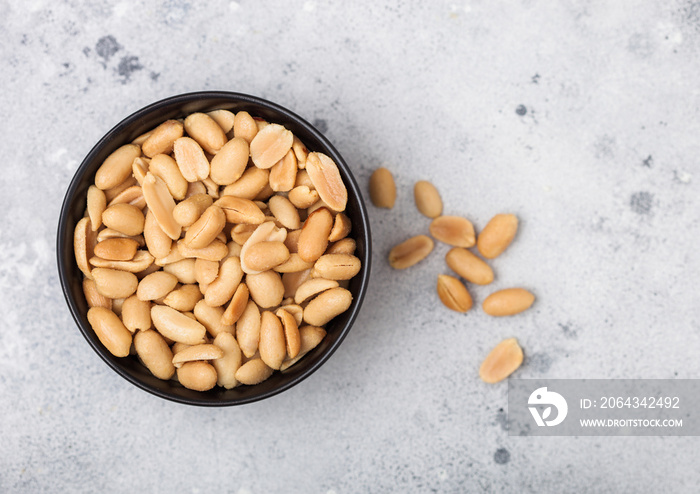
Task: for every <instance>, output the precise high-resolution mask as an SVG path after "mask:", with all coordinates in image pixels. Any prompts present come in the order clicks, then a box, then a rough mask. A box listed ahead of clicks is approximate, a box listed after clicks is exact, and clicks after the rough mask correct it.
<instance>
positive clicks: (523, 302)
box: [481, 288, 535, 316]
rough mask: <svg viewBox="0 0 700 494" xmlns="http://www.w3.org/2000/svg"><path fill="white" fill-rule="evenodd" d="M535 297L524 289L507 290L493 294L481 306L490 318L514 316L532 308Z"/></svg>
mask: <svg viewBox="0 0 700 494" xmlns="http://www.w3.org/2000/svg"><path fill="white" fill-rule="evenodd" d="M534 301H535V296H534V295H533V294H532V293H530V292H529V291H527V290H525V289H524V288H506V289H505V290H499V291H497V292H494V293H492V294H491V295H489V296H488V297H486V299H485V300H484V302H483V304H482V305H481V306H482V308H483V309H484V312H486V313H487V314H488V315H490V316H512V315H514V314H519V313H520V312H523V311H524V310H527V309H529V308H530V306H531V305H532V304H533V302H534Z"/></svg>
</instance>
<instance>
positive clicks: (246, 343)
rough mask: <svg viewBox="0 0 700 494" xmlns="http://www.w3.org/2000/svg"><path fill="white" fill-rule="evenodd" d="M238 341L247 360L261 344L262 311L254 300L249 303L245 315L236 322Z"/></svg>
mask: <svg viewBox="0 0 700 494" xmlns="http://www.w3.org/2000/svg"><path fill="white" fill-rule="evenodd" d="M236 339H237V340H238V345H239V346H240V347H241V351H242V352H243V355H245V356H246V358H251V357H252V356H253V355H255V352H257V351H258V343H259V342H260V309H258V306H257V304H256V303H255V302H253V301H252V300H249V301H248V304H247V305H246V308H245V310H244V311H243V314H241V317H240V318H239V319H238V321H237V322H236Z"/></svg>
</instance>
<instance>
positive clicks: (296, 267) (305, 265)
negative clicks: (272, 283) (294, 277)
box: [272, 253, 314, 273]
mask: <svg viewBox="0 0 700 494" xmlns="http://www.w3.org/2000/svg"><path fill="white" fill-rule="evenodd" d="M313 267H314V263H313V262H306V261H305V260H303V259H302V258H301V257H300V256H299V254H296V253H295V254H290V255H289V259H287V260H286V261H284V262H283V263H282V264H279V265H277V266H274V267H273V268H272V269H273V270H275V271H277V272H278V273H298V272H299V271H305V270H307V269H311V268H313Z"/></svg>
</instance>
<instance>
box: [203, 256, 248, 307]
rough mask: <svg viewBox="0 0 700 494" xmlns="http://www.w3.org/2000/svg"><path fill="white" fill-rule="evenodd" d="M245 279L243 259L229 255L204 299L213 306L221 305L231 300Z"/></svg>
mask: <svg viewBox="0 0 700 494" xmlns="http://www.w3.org/2000/svg"><path fill="white" fill-rule="evenodd" d="M242 279H243V270H242V269H241V261H240V259H239V258H237V257H229V258H227V259H226V260H225V261H223V262H222V263H221V267H220V268H219V276H217V278H216V279H215V280H214V281H212V282H211V284H210V285H209V287H208V288H207V292H206V293H205V294H204V300H205V301H206V303H207V304H209V305H210V306H211V307H220V306H222V305H224V304H225V303H226V302H228V301H229V300H231V297H233V293H234V292H235V291H236V288H238V285H239V283H240V282H241V280H242Z"/></svg>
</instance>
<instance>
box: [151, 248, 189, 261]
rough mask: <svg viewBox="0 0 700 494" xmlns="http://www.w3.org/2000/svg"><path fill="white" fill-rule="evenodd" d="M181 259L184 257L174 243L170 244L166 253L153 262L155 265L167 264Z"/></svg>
mask: <svg viewBox="0 0 700 494" xmlns="http://www.w3.org/2000/svg"><path fill="white" fill-rule="evenodd" d="M183 259H186V257H185V256H183V255H182V254H180V249H178V246H177V244H176V243H174V244H172V247H171V248H170V252H168V255H167V256H165V257H159V258H158V259H156V260H155V261H154V264H155V265H156V266H167V265H168V264H172V263H174V262H180V261H182V260H183Z"/></svg>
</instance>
